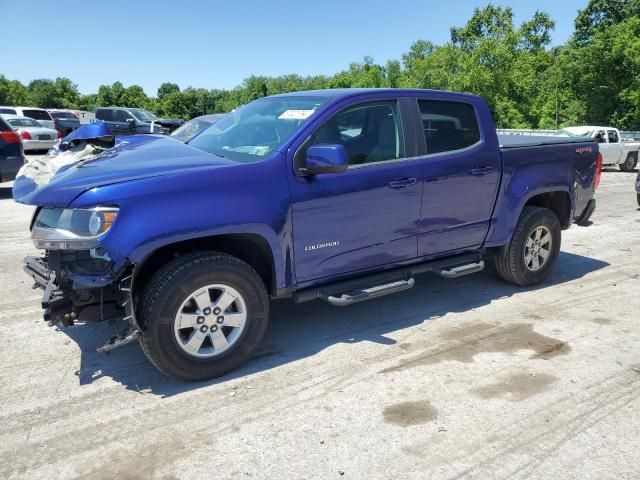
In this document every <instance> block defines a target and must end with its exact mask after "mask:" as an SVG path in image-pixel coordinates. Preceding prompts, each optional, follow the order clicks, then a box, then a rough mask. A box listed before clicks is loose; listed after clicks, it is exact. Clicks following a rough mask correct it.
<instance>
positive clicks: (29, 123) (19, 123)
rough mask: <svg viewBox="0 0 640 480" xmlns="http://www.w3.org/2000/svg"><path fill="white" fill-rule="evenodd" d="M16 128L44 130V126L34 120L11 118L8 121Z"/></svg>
mask: <svg viewBox="0 0 640 480" xmlns="http://www.w3.org/2000/svg"><path fill="white" fill-rule="evenodd" d="M7 122H9V123H10V124H11V125H12V126H14V127H40V128H42V124H41V123H40V122H36V121H35V120H33V119H32V118H10V119H8V120H7Z"/></svg>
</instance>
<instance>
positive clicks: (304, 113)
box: [278, 110, 315, 120]
mask: <svg viewBox="0 0 640 480" xmlns="http://www.w3.org/2000/svg"><path fill="white" fill-rule="evenodd" d="M313 112H315V110H285V111H284V112H282V113H281V114H280V116H279V117H278V120H306V119H307V118H309V117H310V116H311V114H312V113H313Z"/></svg>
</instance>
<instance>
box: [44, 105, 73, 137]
mask: <svg viewBox="0 0 640 480" xmlns="http://www.w3.org/2000/svg"><path fill="white" fill-rule="evenodd" d="M47 111H48V112H49V114H50V115H51V116H52V117H53V121H54V123H55V128H56V130H57V131H59V132H60V133H61V134H62V136H63V137H66V136H67V135H69V134H70V133H71V132H73V131H74V130H75V129H76V128H79V127H80V119H79V118H78V116H77V115H76V114H75V113H74V112H72V111H71V110H51V109H49V110H47Z"/></svg>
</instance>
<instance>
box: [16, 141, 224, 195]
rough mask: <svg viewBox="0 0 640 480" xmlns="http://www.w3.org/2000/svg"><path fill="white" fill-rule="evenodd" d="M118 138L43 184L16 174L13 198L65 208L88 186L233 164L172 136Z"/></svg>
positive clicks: (93, 186)
mask: <svg viewBox="0 0 640 480" xmlns="http://www.w3.org/2000/svg"><path fill="white" fill-rule="evenodd" d="M119 140H121V141H120V143H118V144H117V146H115V147H114V148H111V149H109V150H106V151H104V152H103V153H101V154H99V155H96V156H94V157H92V158H89V159H86V160H82V161H79V162H78V163H75V164H73V165H68V166H66V167H63V168H61V169H60V170H59V171H58V172H57V173H56V174H55V175H54V176H53V177H52V178H51V180H50V181H49V182H48V183H46V184H41V185H38V184H36V182H34V180H33V179H31V178H27V177H25V176H19V177H18V178H17V179H16V180H15V182H14V186H13V198H14V200H15V201H17V202H20V203H24V204H27V205H39V206H49V207H66V206H68V205H69V204H70V203H71V202H72V201H73V200H74V199H75V198H76V197H77V196H78V195H80V194H81V193H83V192H85V191H86V190H89V189H91V188H95V187H101V186H104V185H109V184H113V183H120V182H129V181H132V180H138V179H143V178H149V177H157V176H163V175H172V174H178V173H182V172H188V171H194V170H202V169H210V168H215V167H220V166H224V165H233V164H235V162H233V161H231V160H226V159H224V158H222V157H218V156H215V155H211V154H209V153H206V152H203V151H202V150H199V149H197V148H194V147H190V146H189V145H186V144H184V143H182V142H180V141H178V140H175V139H173V138H171V137H166V136H155V135H136V136H130V137H121V138H120V139H119Z"/></svg>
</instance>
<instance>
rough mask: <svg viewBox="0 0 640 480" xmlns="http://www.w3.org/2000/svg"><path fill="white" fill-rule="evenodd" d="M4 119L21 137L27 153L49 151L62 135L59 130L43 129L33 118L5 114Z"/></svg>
mask: <svg viewBox="0 0 640 480" xmlns="http://www.w3.org/2000/svg"><path fill="white" fill-rule="evenodd" d="M2 118H4V119H5V120H6V121H7V123H8V124H9V125H11V127H12V128H13V129H14V130H15V131H16V132H17V133H18V135H20V138H22V146H23V147H24V150H25V152H26V151H29V150H49V149H50V148H51V147H53V145H54V144H55V143H56V141H57V140H58V138H59V135H60V134H59V133H58V131H57V130H55V129H53V128H47V127H43V126H42V124H41V123H40V122H38V121H37V120H34V119H33V118H29V117H21V116H19V115H5V114H3V115H2Z"/></svg>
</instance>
